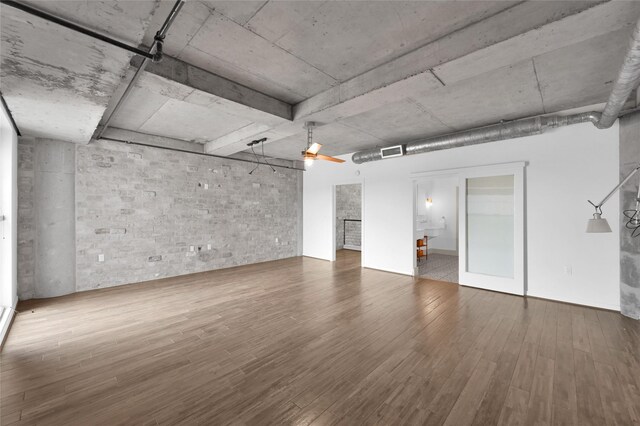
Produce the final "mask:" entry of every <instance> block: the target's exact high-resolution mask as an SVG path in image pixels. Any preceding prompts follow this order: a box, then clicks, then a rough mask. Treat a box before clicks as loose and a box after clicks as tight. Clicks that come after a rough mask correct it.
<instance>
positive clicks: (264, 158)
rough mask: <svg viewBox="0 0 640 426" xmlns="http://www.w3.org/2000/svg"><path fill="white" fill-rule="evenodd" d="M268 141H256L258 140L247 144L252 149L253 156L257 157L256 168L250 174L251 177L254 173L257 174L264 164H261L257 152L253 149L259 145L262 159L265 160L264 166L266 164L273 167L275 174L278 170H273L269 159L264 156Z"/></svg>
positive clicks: (263, 139) (264, 139)
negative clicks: (257, 170) (265, 145)
mask: <svg viewBox="0 0 640 426" xmlns="http://www.w3.org/2000/svg"><path fill="white" fill-rule="evenodd" d="M266 140H267V138H262V139H256V140H254V141H251V142H249V143H248V144H247V146H248V147H250V148H251V152H253V155H254V156H255V157H256V162H257V164H256V166H255V167H254V168H253V169H252V170H251V171H250V172H249V174H250V175H251V174H253V172H255V171H256V169H257V168H258V167H260V164H263V163H261V162H260V158H259V157H258V154H257V153H256V151H255V150H254V149H253V146H254V145H257V144H260V146H261V148H262V159H263V160H264V164H266V165H267V166H269V167H271V171H272V172H273V173H275V172H276V169H275V168H273V166H272V165H271V164H270V163H269V162H268V161H267V157H266V156H265V155H264V143H265V141H266Z"/></svg>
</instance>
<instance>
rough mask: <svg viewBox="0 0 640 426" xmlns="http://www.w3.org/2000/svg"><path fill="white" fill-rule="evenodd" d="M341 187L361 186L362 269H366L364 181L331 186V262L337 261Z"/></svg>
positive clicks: (350, 180) (343, 182) (356, 180)
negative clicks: (338, 200) (338, 202)
mask: <svg viewBox="0 0 640 426" xmlns="http://www.w3.org/2000/svg"><path fill="white" fill-rule="evenodd" d="M341 185H360V220H361V222H360V267H361V268H364V264H365V262H364V256H365V217H364V213H365V207H364V206H365V204H364V188H365V186H364V179H362V178H361V179H347V180H344V181H340V182H338V183H334V184H333V185H331V212H332V214H331V247H332V250H331V259H330V261H331V262H335V261H336V188H337V187H338V186H341Z"/></svg>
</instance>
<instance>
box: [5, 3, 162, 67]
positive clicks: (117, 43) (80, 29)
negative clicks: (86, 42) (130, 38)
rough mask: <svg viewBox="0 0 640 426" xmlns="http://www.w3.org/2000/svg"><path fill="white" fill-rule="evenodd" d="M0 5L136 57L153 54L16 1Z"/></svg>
mask: <svg viewBox="0 0 640 426" xmlns="http://www.w3.org/2000/svg"><path fill="white" fill-rule="evenodd" d="M0 3H2V4H5V5H7V6H11V7H13V8H15V9H18V10H21V11H23V12H26V13H29V14H31V15H33V16H37V17H39V18H42V19H44V20H46V21H49V22H53V23H55V24H58V25H60V26H63V27H65V28H69V29H70V30H73V31H77V32H79V33H81V34H84V35H87V36H89V37H93V38H95V39H97V40H100V41H103V42H105V43H108V44H110V45H112V46H116V47H119V48H120V49H124V50H127V51H129V52H131V53H135V54H136V55H140V56H142V57H144V58H148V59H152V58H153V54H151V52H145V51H144V50H141V49H138V48H137V47H133V46H129V45H128V44H125V43H123V42H121V41H118V40H116V39H114V38H112V37H108V36H106V35H104V34H100V33H98V32H96V31H93V30H90V29H88V28H84V27H82V26H80V25H78V24H75V23H73V22H71V21H67V20H66V19H62V18H58V17H57V16H54V15H51V14H50V13H47V12H44V11H42V10H40V9H36V8H35V7H31V6H29V5H26V4H22V3H19V2H17V1H12V0H0Z"/></svg>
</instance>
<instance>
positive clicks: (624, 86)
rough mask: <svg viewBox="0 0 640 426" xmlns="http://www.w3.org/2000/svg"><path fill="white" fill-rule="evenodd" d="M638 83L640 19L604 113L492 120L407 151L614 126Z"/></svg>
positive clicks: (369, 155)
mask: <svg viewBox="0 0 640 426" xmlns="http://www.w3.org/2000/svg"><path fill="white" fill-rule="evenodd" d="M639 83H640V20H639V21H638V22H637V23H636V26H635V28H634V30H633V35H632V37H631V41H630V46H629V50H628V51H627V55H626V56H625V59H624V63H623V64H622V68H621V69H620V73H619V74H618V79H617V80H616V82H615V84H614V86H613V89H612V90H611V95H610V96H609V100H608V101H607V104H606V105H605V107H604V110H603V112H602V113H599V112H595V111H593V112H585V113H581V114H573V115H567V116H550V117H542V116H538V117H533V118H525V119H522V120H516V121H511V122H508V123H499V124H493V125H490V126H486V127H480V128H476V129H471V130H465V131H462V132H458V133H451V134H447V135H443V136H435V137H431V138H427V139H422V140H418V141H415V142H411V143H408V144H407V145H406V155H411V154H421V153H423V152H431V151H439V150H441V149H449V148H457V147H461V146H469V145H477V144H481V143H487V142H495V141H501V140H506V139H515V138H521V137H524V136H532V135H539V134H541V133H543V132H544V131H545V130H546V129H548V128H554V127H562V126H570V125H573V124H578V123H586V122H591V123H593V124H594V125H595V126H596V127H597V128H599V129H608V128H609V127H611V126H613V123H614V122H615V121H616V119H617V118H618V116H619V115H620V111H621V110H622V107H623V106H624V104H625V102H626V101H627V99H628V98H629V95H630V94H631V92H633V90H634V89H635V88H636V87H638V84H639ZM380 153H381V149H380V148H375V149H368V150H365V151H360V152H356V153H355V154H353V156H352V157H351V159H352V160H353V162H354V163H356V164H362V163H366V162H369V161H378V160H381V159H382V156H381V154H380Z"/></svg>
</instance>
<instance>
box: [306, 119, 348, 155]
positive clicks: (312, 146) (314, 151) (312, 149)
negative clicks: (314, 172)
mask: <svg viewBox="0 0 640 426" xmlns="http://www.w3.org/2000/svg"><path fill="white" fill-rule="evenodd" d="M315 125H316V123H314V122H313V121H307V122H306V123H304V127H305V129H307V149H306V150H305V151H302V157H303V158H304V164H305V166H311V165H312V164H313V162H314V161H315V160H325V161H332V162H334V163H344V160H341V159H339V158H335V157H329V156H328V155H322V154H318V151H320V148H322V145H320V144H319V143H317V142H313V141H312V139H313V128H314V127H315Z"/></svg>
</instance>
